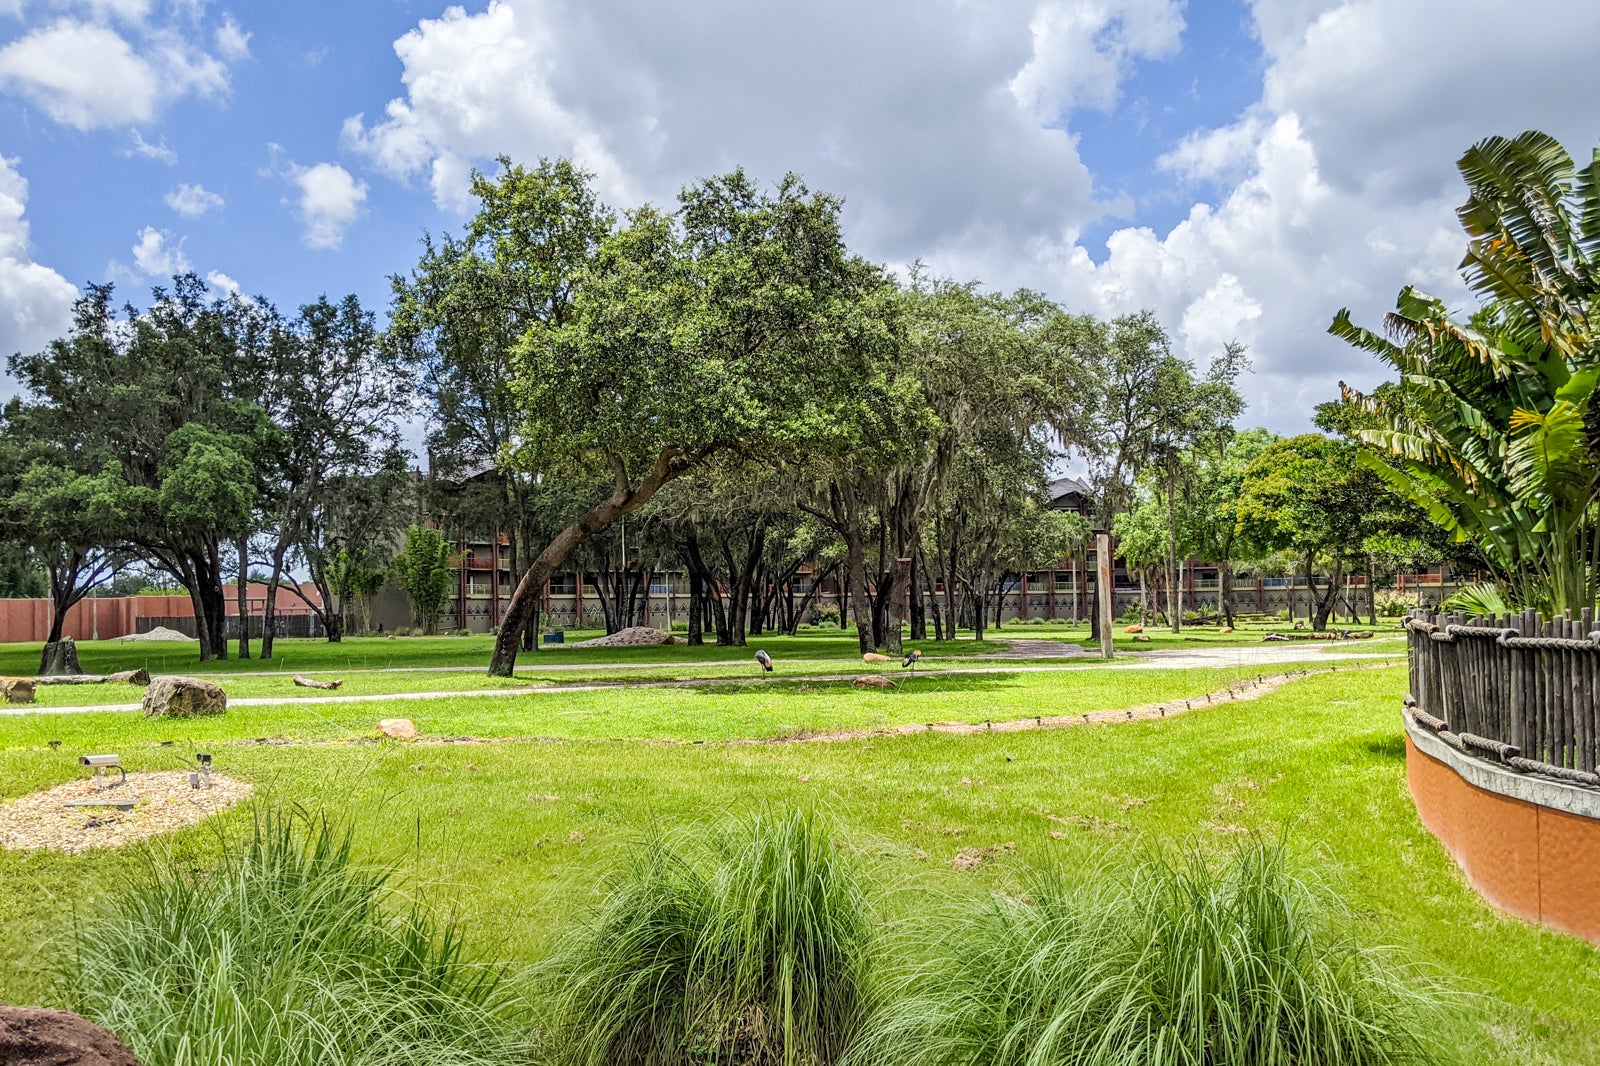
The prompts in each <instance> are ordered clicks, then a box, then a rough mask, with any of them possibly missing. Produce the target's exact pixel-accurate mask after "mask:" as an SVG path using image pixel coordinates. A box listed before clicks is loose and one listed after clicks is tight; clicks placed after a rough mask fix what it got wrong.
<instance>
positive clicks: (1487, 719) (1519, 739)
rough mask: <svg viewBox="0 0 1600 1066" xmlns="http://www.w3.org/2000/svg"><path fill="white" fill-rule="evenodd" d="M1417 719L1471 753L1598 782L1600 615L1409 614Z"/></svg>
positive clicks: (1410, 703) (1412, 703) (1411, 700)
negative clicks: (1599, 618) (1599, 620)
mask: <svg viewBox="0 0 1600 1066" xmlns="http://www.w3.org/2000/svg"><path fill="white" fill-rule="evenodd" d="M1405 625H1406V631H1407V634H1408V643H1409V645H1410V651H1411V655H1410V661H1411V692H1410V694H1409V695H1408V696H1407V697H1406V706H1407V709H1408V710H1409V711H1410V713H1411V716H1412V718H1413V719H1414V720H1415V721H1416V722H1417V724H1419V725H1421V726H1423V727H1425V728H1427V729H1431V730H1433V731H1434V732H1436V733H1438V735H1439V737H1440V739H1442V740H1444V741H1445V742H1446V743H1448V744H1450V745H1451V746H1452V747H1455V748H1457V749H1458V750H1460V751H1463V752H1465V753H1467V754H1470V755H1475V756H1479V757H1481V758H1489V759H1493V760H1496V761H1498V762H1501V763H1503V764H1505V765H1506V766H1508V767H1510V768H1511V769H1514V770H1518V771H1520V772H1523V773H1535V774H1544V775H1546V776H1549V777H1558V778H1561V779H1562V780H1566V781H1573V782H1576V783H1579V784H1584V785H1592V786H1596V787H1600V774H1597V773H1596V767H1597V762H1600V706H1597V701H1600V631H1597V630H1596V629H1595V626H1594V615H1593V612H1591V611H1587V610H1586V611H1584V612H1583V613H1582V615H1581V616H1580V617H1579V618H1576V619H1573V618H1556V619H1544V618H1541V617H1540V616H1539V615H1538V614H1537V613H1536V612H1532V611H1528V612H1523V613H1519V614H1511V615H1501V616H1497V617H1486V618H1485V617H1477V618H1468V617H1467V616H1466V615H1464V614H1435V613H1433V612H1431V611H1427V610H1420V609H1419V610H1415V611H1412V612H1411V613H1410V614H1409V615H1407V616H1406V622H1405Z"/></svg>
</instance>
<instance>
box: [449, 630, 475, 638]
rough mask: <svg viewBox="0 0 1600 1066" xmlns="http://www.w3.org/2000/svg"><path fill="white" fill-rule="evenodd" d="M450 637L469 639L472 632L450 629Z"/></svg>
mask: <svg viewBox="0 0 1600 1066" xmlns="http://www.w3.org/2000/svg"><path fill="white" fill-rule="evenodd" d="M450 635H451V636H452V637H470V636H472V630H470V629H452V630H451V631H450Z"/></svg>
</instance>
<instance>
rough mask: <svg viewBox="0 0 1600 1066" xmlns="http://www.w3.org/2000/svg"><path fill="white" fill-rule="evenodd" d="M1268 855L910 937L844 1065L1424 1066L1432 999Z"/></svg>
mask: <svg viewBox="0 0 1600 1066" xmlns="http://www.w3.org/2000/svg"><path fill="white" fill-rule="evenodd" d="M1332 911H1333V907H1332V904H1330V903H1328V902H1326V901H1324V900H1323V899H1322V898H1321V897H1320V896H1319V895H1318V894H1317V893H1315V892H1313V891H1311V890H1310V889H1308V888H1307V886H1306V885H1304V884H1302V883H1301V882H1299V881H1297V880H1296V879H1295V878H1294V877H1292V876H1291V875H1290V873H1289V872H1288V871H1287V869H1286V866H1285V862H1284V855H1283V852H1282V851H1281V849H1279V848H1277V847H1274V846H1264V845H1254V846H1250V847H1245V848H1241V849H1240V850H1239V851H1238V852H1237V853H1236V854H1235V855H1234V856H1233V858H1232V860H1231V861H1230V862H1228V863H1227V864H1226V865H1224V866H1221V867H1215V866H1212V865H1209V864H1207V863H1206V862H1205V861H1204V860H1203V859H1202V858H1200V857H1198V856H1194V855H1191V856H1190V857H1188V858H1186V859H1183V860H1181V861H1177V862H1171V861H1158V862H1155V863H1152V864H1151V865H1149V866H1147V867H1145V868H1144V869H1142V870H1141V871H1139V873H1138V874H1137V875H1136V876H1134V877H1133V878H1131V879H1130V880H1127V881H1123V882H1118V883H1115V884H1108V885H1103V886H1102V887H1099V888H1096V889H1093V890H1089V891H1076V892H1074V891H1071V890H1069V889H1068V888H1066V887H1065V886H1064V884H1063V883H1062V881H1061V879H1060V878H1059V877H1058V876H1049V875H1045V876H1041V877H1039V878H1038V879H1037V880H1036V881H1035V883H1034V884H1033V886H1032V888H1031V891H1030V893H1029V894H1028V896H1027V897H1025V898H1020V899H1019V898H1011V897H996V898H995V899H993V900H991V901H990V902H989V903H988V904H987V905H985V906H983V907H982V908H981V909H979V910H978V911H977V912H976V913H975V914H974V915H973V916H971V917H970V918H968V919H966V920H964V921H960V922H958V925H957V927H955V928H948V927H941V928H936V929H935V936H936V937H937V942H935V943H932V944H927V945H924V949H925V950H926V951H927V953H928V955H929V956H930V957H936V958H938V959H941V960H942V961H939V962H935V963H933V964H930V965H929V966H927V967H925V968H922V969H919V970H917V971H915V972H913V973H911V974H910V975H908V976H907V977H906V978H905V979H904V981H903V983H902V984H901V986H900V988H899V990H898V993H897V994H894V995H891V996H889V997H888V998H887V999H886V1001H885V1002H886V1004H887V1005H886V1006H885V1008H884V1010H883V1011H881V1012H880V1013H879V1014H878V1015H877V1016H876V1017H875V1019H874V1022H873V1024H872V1026H871V1029H870V1031H869V1032H868V1033H866V1034H865V1035H864V1037H863V1039H862V1040H861V1042H860V1043H859V1044H858V1045H857V1047H856V1048H855V1049H853V1052H852V1054H851V1056H850V1059H849V1062H850V1063H851V1064H853V1066H865V1064H867V1063H873V1064H899V1063H918V1064H922V1066H1091V1064H1092V1066H1133V1064H1139V1066H1165V1064H1172V1066H1179V1064H1182V1066H1347V1064H1348V1066H1356V1064H1360V1066H1389V1064H1400V1063H1420V1062H1433V1061H1437V1059H1436V1055H1435V1052H1436V1050H1437V1049H1436V1048H1434V1047H1432V1046H1431V1043H1430V1041H1429V1039H1428V1038H1427V1037H1426V1036H1425V1034H1426V1033H1427V1032H1428V1031H1429V1029H1430V1021H1431V1020H1432V1016H1433V1014H1434V1011H1435V1008H1436V1003H1437V1000H1438V997H1437V994H1436V993H1435V992H1433V991H1432V990H1431V989H1432V986H1431V984H1430V983H1429V982H1427V981H1426V980H1424V979H1422V978H1420V977H1419V976H1418V975H1417V974H1414V973H1407V972H1406V971H1405V970H1404V968H1400V967H1397V966H1396V965H1395V964H1394V962H1393V960H1391V959H1389V958H1388V957H1386V956H1385V955H1384V954H1383V953H1379V952H1375V951H1372V950H1366V949H1363V948H1361V947H1359V946H1357V945H1356V944H1354V943H1352V942H1351V941H1350V940H1348V939H1346V938H1344V937H1343V936H1340V935H1339V934H1338V933H1336V932H1334V931H1333V929H1332V928H1331V926H1330V919H1331V918H1332V916H1333V915H1332Z"/></svg>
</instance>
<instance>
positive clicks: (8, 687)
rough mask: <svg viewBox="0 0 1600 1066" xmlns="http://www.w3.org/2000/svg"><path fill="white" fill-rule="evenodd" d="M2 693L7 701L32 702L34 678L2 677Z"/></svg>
mask: <svg viewBox="0 0 1600 1066" xmlns="http://www.w3.org/2000/svg"><path fill="white" fill-rule="evenodd" d="M0 695H3V696H5V698H6V702H7V703H32V702H33V695H34V687H33V678H31V677H0Z"/></svg>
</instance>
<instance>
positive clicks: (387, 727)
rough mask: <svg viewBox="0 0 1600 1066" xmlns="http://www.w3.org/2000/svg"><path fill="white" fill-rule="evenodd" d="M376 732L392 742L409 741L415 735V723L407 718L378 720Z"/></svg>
mask: <svg viewBox="0 0 1600 1066" xmlns="http://www.w3.org/2000/svg"><path fill="white" fill-rule="evenodd" d="M378 732H380V733H382V734H383V735H384V736H386V737H390V738H392V739H394V740H410V739H412V738H413V737H415V736H416V735H417V723H415V722H413V721H412V720H411V719H409V718H380V719H379V720H378Z"/></svg>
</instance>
